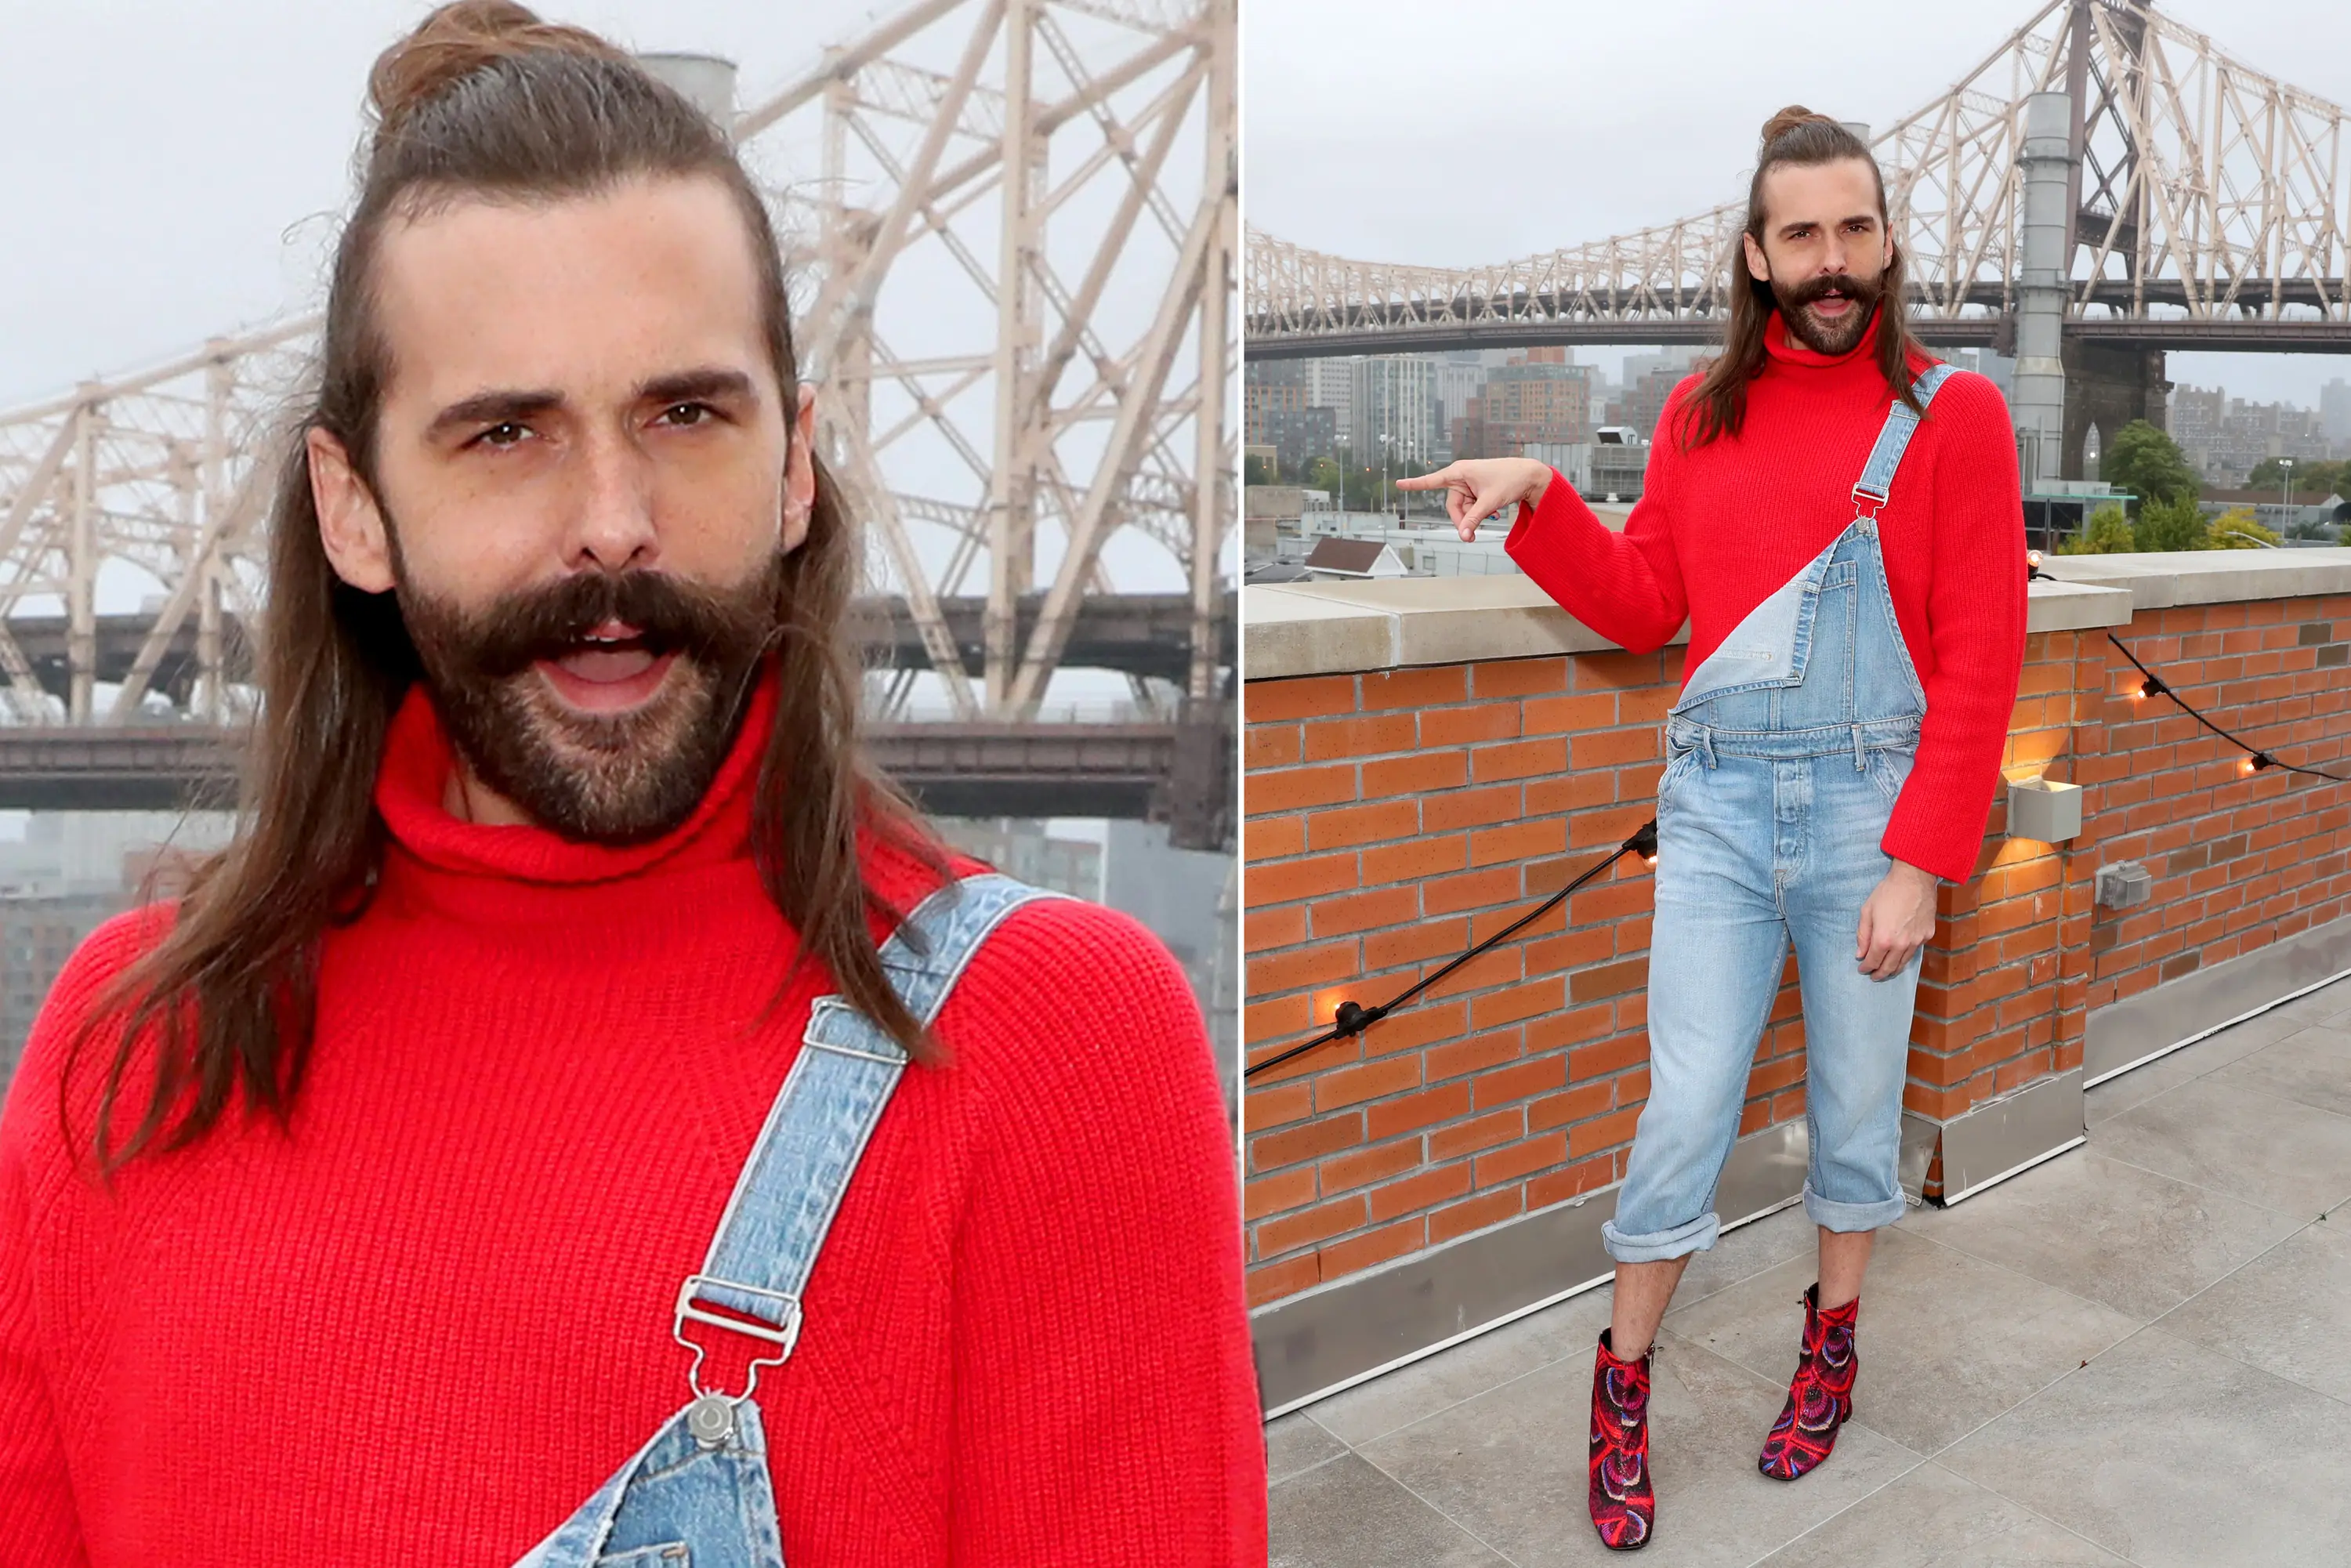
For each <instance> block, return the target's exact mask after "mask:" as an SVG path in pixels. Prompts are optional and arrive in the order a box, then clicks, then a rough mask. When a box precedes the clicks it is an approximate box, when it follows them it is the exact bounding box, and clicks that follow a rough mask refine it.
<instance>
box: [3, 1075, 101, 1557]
mask: <svg viewBox="0 0 2351 1568" xmlns="http://www.w3.org/2000/svg"><path fill="white" fill-rule="evenodd" d="M19 1082H22V1081H21V1080H20V1081H19ZM26 1099H27V1096H25V1095H20V1094H16V1093H15V1092H11V1094H10V1096H9V1105H8V1114H7V1120H8V1122H9V1123H10V1124H12V1127H11V1131H12V1133H13V1132H15V1131H16V1128H15V1126H14V1124H18V1123H21V1122H22V1121H23V1120H24V1118H25V1116H26V1114H27V1113H29V1112H30V1110H31V1107H30V1106H29V1105H28V1104H26V1103H24V1102H25V1101H26ZM26 1185H27V1184H26V1176H25V1168H24V1160H23V1158H22V1151H21V1149H20V1147H19V1146H18V1140H17V1139H16V1137H15V1136H13V1135H12V1136H11V1137H10V1138H9V1139H8V1141H7V1145H6V1147H5V1150H0V1541H5V1542H9V1552H10V1558H9V1560H10V1561H11V1562H21V1563H49V1564H56V1565H57V1568H67V1565H77V1568H78V1565H79V1564H82V1563H87V1562H88V1561H89V1558H88V1556H87V1554H86V1553H85V1551H84V1549H83V1545H82V1539H81V1526H80V1524H79V1522H78V1518H77V1516H76V1514H75V1511H74V1500H73V1489H72V1486H71V1484H70V1482H69V1481H68V1478H67V1474H66V1451H65V1438H64V1435H63V1433H62V1432H61V1431H60V1430H59V1429H58V1426H57V1407H56V1404H55V1401H54V1400H53V1398H52V1397H51V1395H50V1392H49V1381H48V1375H47V1369H46V1368H45V1366H44V1365H43V1363H42V1355H41V1332H40V1320H39V1317H38V1315H37V1312H35V1310H34V1304H33V1248H32V1227H31V1224H30V1220H29V1214H28V1211H29V1207H30V1204H29V1195H28V1194H27V1192H26Z"/></svg>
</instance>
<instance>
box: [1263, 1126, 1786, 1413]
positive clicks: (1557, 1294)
mask: <svg viewBox="0 0 2351 1568" xmlns="http://www.w3.org/2000/svg"><path fill="white" fill-rule="evenodd" d="M1809 1152H1810V1149H1809V1145H1808V1143H1807V1141H1806V1137H1805V1132H1804V1124H1803V1123H1802V1122H1801V1121H1796V1122H1785V1123H1782V1124H1780V1125H1779V1126H1776V1127H1767V1128H1765V1129H1764V1130H1763V1131H1762V1132H1760V1133H1757V1134H1753V1135H1752V1136H1750V1137H1746V1138H1741V1139H1740V1141H1739V1142H1738V1143H1736V1144H1734V1145H1731V1150H1730V1158H1729V1160H1728V1161H1726V1162H1725V1163H1724V1166H1723V1168H1722V1185H1721V1186H1720V1188H1719V1190H1718V1192H1717V1194H1716V1202H1715V1207H1716V1209H1717V1211H1718V1212H1719V1213H1721V1214H1723V1215H1726V1216H1731V1217H1734V1218H1729V1219H1728V1220H1726V1222H1725V1224H1724V1227H1723V1228H1725V1229H1726V1230H1728V1229H1730V1228H1733V1227H1735V1226H1738V1225H1742V1224H1745V1223H1746V1222H1747V1221H1749V1220H1750V1219H1760V1218H1762V1217H1763V1216H1764V1215H1766V1214H1770V1213H1771V1212H1772V1211H1773V1210H1775V1209H1780V1208H1784V1207H1787V1206H1788V1205H1789V1204H1790V1203H1792V1202H1794V1201H1795V1200H1796V1199H1797V1198H1798V1197H1801V1196H1802V1193H1803V1190H1804V1168H1805V1164H1806V1160H1807V1157H1808V1155H1809ZM1616 1191H1617V1189H1616V1188H1615V1187H1613V1186H1611V1187H1606V1188H1604V1189H1602V1190H1601V1191H1598V1192H1591V1193H1586V1194H1584V1195H1583V1197H1574V1198H1570V1199H1568V1200H1567V1201H1566V1202H1565V1203H1556V1204H1553V1205H1552V1206H1551V1207H1548V1208H1540V1209H1537V1210H1535V1211H1534V1212H1533V1213H1531V1214H1522V1215H1520V1216H1518V1217H1516V1218H1511V1219H1507V1220H1504V1221H1503V1222H1502V1223H1501V1224H1499V1225H1494V1226H1489V1227H1488V1228H1485V1229H1483V1230H1474V1231H1471V1232H1470V1233H1469V1234H1468V1235H1467V1236H1461V1237H1457V1238H1455V1239H1453V1240H1451V1241H1448V1242H1446V1243H1445V1244H1444V1245H1443V1246H1441V1247H1433V1248H1430V1249H1428V1250H1427V1251H1426V1252H1416V1253H1413V1254H1412V1255H1410V1256H1409V1257H1405V1258H1399V1259H1397V1260H1395V1261H1394V1262H1392V1263H1386V1264H1383V1265H1382V1266H1380V1267H1379V1268H1377V1269H1369V1270H1364V1272H1363V1273H1360V1274H1350V1275H1348V1276H1347V1277H1346V1278H1345V1279H1343V1280H1334V1281H1332V1282H1331V1283H1330V1284H1327V1285H1318V1286H1316V1287H1315V1288H1314V1289H1312V1290H1311V1291H1301V1292H1300V1293H1299V1294H1297V1295H1295V1296H1289V1297H1285V1298H1284V1299H1282V1300H1281V1301H1275V1302H1272V1303H1271V1304H1270V1305H1268V1306H1265V1307H1261V1308H1259V1310H1258V1311H1257V1312H1254V1313H1252V1314H1251V1315H1250V1328H1251V1337H1252V1338H1253V1339H1254V1340H1255V1341H1256V1344H1257V1367H1258V1391H1259V1398H1260V1399H1261V1401H1262V1402H1263V1404H1264V1406H1265V1413H1266V1416H1267V1418H1268V1419H1271V1418H1272V1417H1273V1416H1279V1415H1280V1414H1282V1413H1283V1412H1284V1411H1288V1410H1294V1409H1296V1408H1298V1407H1299V1406H1301V1405H1307V1404H1311V1403H1312V1402H1313V1401H1315V1400H1317V1399H1321V1398H1322V1397H1324V1396H1328V1395H1332V1394H1336V1393H1338V1392H1339V1391H1340V1390H1341V1389H1343V1388H1348V1387H1352V1386H1353V1385H1355V1384H1358V1383H1362V1382H1364V1381H1365V1380H1366V1379H1369V1378H1372V1377H1376V1376H1378V1375H1380V1374H1381V1373H1383V1372H1391V1371H1394V1370H1395V1368H1397V1367H1399V1366H1404V1365H1406V1364H1410V1363H1412V1362H1416V1361H1418V1360H1419V1359H1421V1357H1423V1356H1426V1355H1432V1354H1436V1353H1437V1351H1440V1350H1443V1349H1444V1348H1445V1347H1446V1346H1447V1345H1451V1344H1458V1343H1460V1342H1461V1341H1463V1340H1465V1339H1469V1338H1471V1337H1473V1336H1475V1335H1477V1334H1480V1333H1485V1332H1486V1331H1487V1330H1488V1329H1493V1328H1499V1327H1500V1326H1501V1325H1502V1324H1504V1323H1506V1322H1511V1321H1512V1320H1513V1319H1516V1318H1521V1317H1524V1316H1525V1315H1526V1314H1528V1313H1529V1312H1537V1311H1540V1310H1541V1309H1542V1308H1544V1307H1547V1306H1549V1305H1551V1304H1552V1302H1554V1301H1563V1300H1565V1299H1566V1298H1567V1297H1569V1296H1573V1295H1575V1294H1577V1293H1578V1292H1580V1291H1588V1290H1590V1289H1592V1288H1593V1286H1595V1285H1604V1284H1606V1283H1607V1282H1608V1281H1609V1280H1610V1279H1612V1278H1613V1277H1614V1273H1615V1269H1616V1265H1615V1262H1614V1260H1612V1259H1611V1258H1610V1257H1609V1256H1608V1252H1607V1249H1605V1248H1604V1247H1603V1246H1602V1245H1601V1241H1600V1226H1601V1222H1602V1221H1604V1220H1605V1219H1607V1218H1610V1217H1611V1216H1612V1215H1614V1213H1615V1212H1616Z"/></svg>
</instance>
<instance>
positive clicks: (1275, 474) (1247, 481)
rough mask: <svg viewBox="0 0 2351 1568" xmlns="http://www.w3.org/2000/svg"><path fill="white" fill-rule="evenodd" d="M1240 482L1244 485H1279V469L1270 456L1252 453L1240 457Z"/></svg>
mask: <svg viewBox="0 0 2351 1568" xmlns="http://www.w3.org/2000/svg"><path fill="white" fill-rule="evenodd" d="M1241 483H1242V484H1244V485H1279V484H1280V483H1281V470H1280V467H1278V466H1277V465H1275V462H1274V460H1273V459H1272V458H1270V457H1261V456H1259V455H1256V454H1254V453H1252V454H1250V455H1249V456H1247V457H1244V458H1242V459H1241Z"/></svg>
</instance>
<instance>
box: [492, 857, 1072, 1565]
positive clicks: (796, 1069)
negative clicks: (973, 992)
mask: <svg viewBox="0 0 2351 1568" xmlns="http://www.w3.org/2000/svg"><path fill="white" fill-rule="evenodd" d="M1061 896H1062V895H1061V894H1056V893H1050V892H1047V891H1046V890H1044V889H1042V888H1036V887H1029V886H1028V885H1026V884H1024V883H1019V882H1015V881H1013V880H1012V879H1011V878H1010V877H1007V876H1001V875H997V874H993V873H991V874H987V875H983V876H975V877H969V878H967V879H965V880H964V881H961V882H956V883H948V884H947V885H946V886H945V887H942V888H940V889H939V890H938V891H937V892H935V893H934V894H931V895H930V896H929V897H928V898H925V900H924V901H923V902H922V903H921V904H919V905H917V906H916V908H915V909H914V913H913V914H911V915H908V916H907V917H906V919H905V920H904V922H903V923H902V924H901V925H900V926H899V928H898V930H897V931H895V932H893V933H892V935H891V936H890V939H889V941H888V942H886V943H884V944H883V947H882V964H883V969H884V971H885V972H886V973H887V974H888V975H889V977H890V983H891V985H892V987H893V988H894V989H895V990H896V991H897V993H898V995H899V997H900V998H902V999H903V1000H904V1002H905V1004H906V1006H907V1008H908V1009H909V1010H910V1011H912V1012H913V1013H914V1017H915V1018H917V1019H921V1020H922V1021H923V1023H924V1024H925V1025H928V1024H930V1023H931V1022H933V1021H934V1020H935V1019H936V1018H937V1017H938V1014H939V1009H940V1008H941V1007H942V1006H943V1005H944V1004H945V1003H946V999H947V996H948V994H949V993H950V992H952V991H953V990H954V989H955V986H956V980H958V979H959V978H960V977H962V975H963V971H964V967H965V966H966V965H967V963H968V962H969V961H970V959H971V956H972V955H973V954H974V953H976V952H977V951H978V950H979V946H980V944H981V943H982V942H984V941H986V940H987V935H988V933H989V932H990V931H992V930H994V929H995V928H996V925H997V924H998V922H999V921H1001V920H1002V919H1003V918H1004V917H1005V916H1006V915H1009V914H1011V913H1012V912H1013V911H1014V910H1015V909H1018V908H1019V907H1020V906H1021V905H1022V904H1027V903H1029V902H1030V901H1031V900H1034V899H1039V898H1059V897H1061ZM910 931H911V932H912V933H913V934H914V936H913V937H912V938H911V939H910V937H909V932H910ZM802 1038H803V1041H804V1043H803V1045H802V1049H801V1051H800V1053H799V1057H798V1058H797V1059H796V1060H795V1061H793V1063H792V1067H791V1071H789V1073H787V1074H786V1075H785V1077H784V1084H783V1088H782V1089H781V1090H780V1091H778V1093H777V1095H776V1101H775V1103H774V1104H773V1105H772V1106H770V1107H769V1108H768V1119H767V1122H766V1123H765V1124H764V1125H762V1126H761V1128H760V1130H759V1136H758V1142H757V1143H755V1144H754V1145H752V1148H751V1155H750V1158H749V1160H748V1161H747V1162H746V1164H745V1165H744V1167H743V1171H742V1174H741V1175H740V1176H737V1178H736V1182H735V1191H734V1195H733V1196H732V1197H729V1198H728V1199H727V1202H726V1212H725V1213H724V1214H723V1215H721V1216H720V1217H719V1220H718V1231H717V1234H716V1237H715V1238H714V1239H712V1241H711V1243H710V1250H709V1252H708V1253H707V1254H706V1255H705V1261H704V1263H703V1265H702V1271H701V1272H699V1273H696V1274H690V1275H688V1276H687V1277H686V1279H685V1281H684V1284H683V1285H681V1286H680V1287H679V1289H678V1293H677V1309H676V1312H675V1315H674V1320H673V1322H672V1324H671V1329H670V1332H671V1335H672V1337H674V1339H676V1341H677V1342H678V1343H680V1344H682V1345H684V1346H685V1347H686V1348H687V1349H689V1350H691V1351H693V1353H694V1361H693V1364H692V1366H691V1367H689V1368H688V1370H687V1372H686V1385H687V1386H688V1387H689V1388H690V1389H691V1390H692V1391H693V1393H694V1396H695V1397H694V1398H693V1400H692V1401H690V1402H689V1403H688V1404H686V1405H685V1406H684V1407H683V1408H682V1409H680V1410H679V1411H678V1412H677V1414H675V1415H674V1416H671V1417H670V1418H669V1419H668V1420H667V1421H666V1422H664V1423H663V1425H662V1427H661V1428H660V1430H658V1431H656V1432H655V1433H654V1434H653V1437H652V1438H651V1440H649V1441H648V1442H647V1443H646V1444H645V1446H644V1447H643V1448H640V1449H638V1450H637V1452H636V1454H635V1456H634V1457H633V1458H631V1459H630V1460H629V1461H628V1462H627V1463H626V1464H624V1465H622V1467H621V1468H620V1469H619V1470H617V1471H616V1472H614V1473H613V1475H612V1477H611V1479H609V1480H607V1481H606V1482H605V1483H604V1484H603V1485H602V1486H601V1487H600V1488H598V1489H597V1490H596V1493H595V1495H594V1496H592V1497H590V1499H589V1500H587V1501H586V1502H584V1503H581V1504H580V1508H579V1510H578V1511H576V1512H574V1513H573V1514H572V1516H571V1517H570V1518H569V1519H568V1520H566V1521H564V1522H563V1523H562V1524H560V1525H559V1526H558V1527H557V1528H556V1529H555V1531H553V1533H551V1534H549V1536H548V1537H547V1538H546V1539H545V1540H544V1541H541V1542H539V1543H538V1545H537V1546H535V1547H533V1548H532V1549H531V1550H530V1551H529V1552H528V1553H527V1554H526V1555H524V1556H523V1557H522V1558H521V1559H519V1560H518V1561H517V1563H516V1564H515V1568H783V1564H784V1552H783V1542H782V1540H781V1538H780V1535H779V1532H778V1527H777V1524H776V1499H775V1493H774V1492H773V1490H771V1489H770V1487H769V1485H768V1445H767V1438H766V1435H765V1433H764V1431H763V1429H762V1428H761V1426H760V1423H759V1406H758V1404H756V1403H755V1402H754V1401H753V1400H752V1398H751V1395H752V1392H753V1389H754V1388H756V1387H757V1385H758V1376H759V1369H760V1368H762V1367H766V1366H774V1365H777V1364H780V1363H781V1362H783V1361H784V1360H785V1359H786V1358H787V1357H789V1355H790V1354H792V1347H793V1345H794V1344H795V1343H797V1342H798V1341H799V1333H800V1292H801V1291H802V1290H803V1289H805V1288H806V1286H807V1284H808V1279H809V1272H810V1270H811V1269H813V1268H814V1267H815V1265H816V1260H817V1254H818V1252H819V1250H820V1249H822V1247H823V1246H824V1239H825V1233H826V1232H827V1231H828V1230H830V1229H831V1226H832V1218H833V1215H834V1214H835V1212H837V1211H838V1210H839V1208H840V1207H841V1195H842V1193H843V1192H844V1191H845V1190H846V1189H847V1187H848V1186H849V1180H850V1177H851V1176H853V1175H854V1174H855V1173H856V1170H857V1163H858V1161H859V1159H860V1158H861V1157H862V1155H863V1154H864V1152H865V1144H866V1140H867V1139H868V1138H869V1137H870V1136H872V1132H873V1128H874V1126H875V1124H877V1123H879V1122H880V1121H881V1119H882V1113H883V1109H884V1108H885V1107H886V1106H887V1105H888V1104H889V1103H890V1095H891V1092H892V1091H893V1090H894V1089H896V1088H897V1086H898V1079H899V1076H900V1075H901V1074H902V1073H903V1072H904V1071H905V1066H906V1053H905V1052H904V1051H903V1050H902V1049H901V1048H900V1047H899V1045H898V1043H897V1041H895V1040H892V1039H891V1038H890V1037H889V1036H888V1035H887V1034H885V1033H883V1031H882V1030H881V1029H880V1027H879V1026H877V1025H876V1024H874V1023H873V1022H872V1020H871V1019H868V1018H866V1016H865V1015H864V1014H863V1013H861V1012H859V1011H857V1010H856V1009H853V1008H852V1007H851V1006H850V1005H849V1003H848V1002H847V1001H845V1000H843V999H842V998H840V997H837V996H835V997H820V998H817V1000H816V1003H815V1005H814V1007H813V1008H812V1009H810V1014H809V1025H808V1032H807V1033H806V1035H805V1036H803V1037H802ZM705 1302H706V1303H712V1304H715V1305H717V1306H720V1307H724V1308H726V1309H727V1311H728V1312H737V1313H748V1314H750V1316H751V1317H752V1318H754V1319H756V1320H757V1321H756V1322H751V1323H748V1324H746V1323H744V1322H741V1321H740V1320H739V1319H738V1318H736V1317H730V1316H726V1315H723V1314H721V1313H718V1312H710V1311H707V1310H706V1309H705V1307H704V1306H703V1305H701V1304H700V1303H705ZM689 1321H691V1322H704V1323H713V1324H716V1325H718V1326H720V1327H723V1328H727V1329H732V1330H735V1331H737V1333H748V1334H752V1335H754V1336H756V1337H758V1338H759V1339H762V1340H765V1341H767V1342H768V1346H769V1347H770V1348H769V1349H768V1353H767V1354H763V1355H762V1356H761V1357H760V1358H759V1359H758V1360H756V1361H754V1362H753V1363H752V1364H751V1368H750V1386H748V1387H746V1388H745V1389H744V1391H743V1392H742V1393H740V1394H737V1395H728V1394H726V1393H724V1392H722V1391H718V1390H705V1388H704V1387H703V1385H702V1382H701V1377H700V1374H701V1369H702V1358H703V1351H702V1348H701V1347H700V1346H698V1345H696V1344H695V1343H694V1342H693V1341H691V1340H689V1339H687V1338H686V1337H685V1332H684V1331H685V1325H686V1323H687V1322H689Z"/></svg>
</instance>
